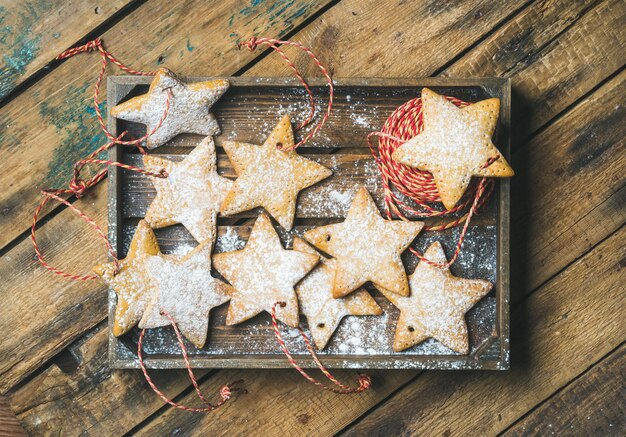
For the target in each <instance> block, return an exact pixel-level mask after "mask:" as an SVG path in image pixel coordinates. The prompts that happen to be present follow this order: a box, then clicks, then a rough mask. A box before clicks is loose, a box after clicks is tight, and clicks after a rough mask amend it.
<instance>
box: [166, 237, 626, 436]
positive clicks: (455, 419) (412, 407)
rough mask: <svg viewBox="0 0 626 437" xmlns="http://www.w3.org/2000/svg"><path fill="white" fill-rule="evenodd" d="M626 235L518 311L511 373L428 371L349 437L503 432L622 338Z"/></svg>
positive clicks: (580, 263) (582, 261)
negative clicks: (382, 434)
mask: <svg viewBox="0 0 626 437" xmlns="http://www.w3.org/2000/svg"><path fill="white" fill-rule="evenodd" d="M624 238H626V228H622V229H621V230H620V231H618V232H616V233H615V234H614V235H612V236H611V237H609V239H607V240H606V241H604V242H603V243H601V244H600V245H599V246H598V247H596V248H595V249H594V250H592V251H591V252H589V253H588V254H587V255H585V256H584V257H583V258H582V259H580V260H579V261H577V262H575V263H574V264H573V265H571V266H570V267H568V268H567V269H566V270H565V271H564V272H563V273H562V274H560V275H559V276H558V277H556V278H555V279H554V280H552V281H550V282H549V283H547V284H546V285H545V286H543V287H541V289H540V290H538V291H537V292H535V293H534V294H532V295H531V296H530V297H529V298H528V299H527V300H526V301H524V302H523V303H522V305H521V306H520V307H519V308H517V309H516V310H515V311H513V317H512V327H513V329H512V330H511V332H512V334H513V338H512V339H511V347H512V350H511V354H512V356H513V357H514V364H513V365H512V366H511V370H510V371H509V372H508V373H506V374H493V373H483V374H479V373H473V374H468V373H461V372H459V373H454V374H445V375H444V374H441V373H435V372H427V373H425V374H424V375H422V376H420V377H419V378H417V380H415V381H414V382H412V383H411V384H409V385H408V386H406V387H405V388H403V389H402V390H400V391H399V392H397V393H395V394H394V396H393V397H392V398H390V399H389V400H388V401H386V402H385V403H384V404H383V405H382V406H380V407H379V408H377V409H376V410H375V411H374V412H372V413H370V414H369V415H368V416H367V417H366V418H364V419H363V420H362V421H361V422H359V423H357V424H356V425H355V426H354V427H352V428H350V429H349V430H348V432H347V434H348V435H375V434H377V433H380V432H382V431H383V430H384V431H385V432H387V433H392V434H404V435H410V434H414V433H416V432H418V431H419V430H420V429H428V430H429V432H432V433H433V434H442V433H443V434H446V433H450V434H451V435H459V434H463V433H470V432H471V433H472V434H474V435H494V434H496V433H498V432H499V431H502V430H504V429H506V428H507V427H508V426H509V425H510V424H511V423H513V422H514V421H516V420H517V419H518V418H519V417H520V416H522V415H523V414H524V413H526V412H527V411H529V410H530V409H531V408H533V407H534V406H535V405H537V404H538V403H539V402H541V401H543V400H544V399H545V398H546V397H548V396H549V395H550V394H552V393H553V392H554V391H555V390H557V389H559V388H560V387H562V386H563V385H565V384H567V383H568V382H569V381H571V380H572V378H574V377H576V376H577V375H579V374H580V373H581V372H583V371H584V370H585V369H586V368H587V367H588V366H589V363H590V362H595V361H597V360H599V359H600V358H601V357H603V356H604V355H606V354H607V353H608V352H610V351H611V350H612V349H614V348H615V347H617V346H618V345H619V344H620V343H621V342H623V341H624V339H625V338H624V331H623V329H622V328H623V320H624V317H626V297H625V296H624V293H623V277H624V275H623V271H622V269H623V263H624V257H626V247H625V246H624ZM515 361H516V362H517V364H515ZM425 393H428V396H425V395H424V394H425ZM487 398H488V399H489V402H484V399H487ZM481 400H482V401H481ZM162 417H163V418H165V416H162ZM444 418H445V419H444Z"/></svg>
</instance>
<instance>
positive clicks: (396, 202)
mask: <svg viewBox="0 0 626 437" xmlns="http://www.w3.org/2000/svg"><path fill="white" fill-rule="evenodd" d="M445 98H446V99H448V100H449V101H450V102H452V103H454V104H455V105H456V106H458V107H460V108H463V107H465V106H468V105H470V103H467V102H464V101H462V100H460V99H457V98H455V97H447V96H445ZM423 125H424V122H423V114H422V99H421V98H420V97H418V98H415V99H412V100H409V101H408V102H406V103H404V104H403V105H401V106H399V107H398V108H397V109H396V110H395V111H394V112H393V113H392V114H391V115H390V116H389V118H388V119H387V121H386V122H385V124H384V126H383V128H382V129H381V130H380V131H379V132H371V133H370V134H369V135H368V136H367V144H368V146H369V148H370V151H371V153H372V156H373V157H374V160H375V161H376V164H377V166H378V169H379V171H380V174H381V181H382V186H383V191H384V196H385V212H386V215H387V218H388V219H392V218H393V216H394V215H395V216H396V217H398V218H400V219H402V220H408V219H407V217H406V216H407V214H410V215H412V216H417V217H420V218H429V217H445V216H448V215H451V214H455V213H458V212H462V211H465V210H468V208H469V210H468V211H467V212H466V213H465V214H463V215H461V216H460V217H458V218H455V219H454V220H452V221H450V222H448V223H444V224H441V225H436V226H425V227H424V230H431V231H442V230H445V229H450V228H453V227H457V226H460V225H461V224H463V229H462V230H461V234H460V235H459V238H458V240H457V244H456V247H455V251H454V254H453V255H452V257H451V258H450V260H449V261H447V262H446V263H444V264H439V263H435V262H432V261H430V260H428V259H426V258H424V256H423V255H422V254H421V253H419V252H418V251H417V250H415V249H414V248H410V249H409V250H410V251H411V253H413V254H414V255H415V256H417V257H418V258H419V259H420V260H421V261H424V262H426V263H428V264H431V265H433V266H436V267H439V268H442V269H443V268H448V267H450V266H451V265H452V264H453V263H454V262H455V261H456V260H457V258H458V256H459V254H460V252H461V248H462V246H463V241H464V239H465V236H466V234H467V230H468V227H469V223H470V220H471V218H472V217H473V216H474V214H476V213H477V212H478V211H479V209H480V208H481V207H482V206H483V205H484V204H485V202H486V201H487V200H488V198H489V196H490V195H491V193H492V192H493V187H494V182H493V180H491V179H488V178H484V177H483V178H481V179H480V180H479V181H478V182H477V183H476V181H473V183H472V184H471V185H470V187H469V188H468V190H467V191H466V193H465V195H464V196H463V197H462V198H461V200H460V201H459V203H457V205H455V206H454V207H453V208H452V209H450V210H446V209H441V208H439V207H434V206H433V205H432V204H433V203H441V197H439V191H438V189H437V186H436V184H435V181H434V178H433V175H432V174H431V173H430V172H427V171H424V170H420V169H417V168H412V167H409V166H407V165H404V164H401V163H399V162H398V161H396V160H395V159H393V157H392V154H393V152H394V151H395V150H396V149H397V148H398V147H399V146H400V145H402V144H404V143H405V142H406V141H408V140H410V139H411V138H413V137H415V136H417V135H418V134H419V133H421V132H422V130H423V127H424V126H423ZM374 136H376V137H378V148H375V147H374V145H373V144H372V137H374ZM498 158H499V156H494V157H491V158H490V159H489V160H488V161H487V162H486V163H485V164H483V168H484V167H487V166H489V165H491V164H492V163H493V162H495V161H496V160H497V159H498ZM394 189H395V190H396V191H397V193H396V192H394ZM398 193H399V194H398ZM401 196H403V197H404V198H408V199H409V200H410V201H412V202H413V203H415V204H417V206H418V207H419V209H417V208H415V207H412V206H410V205H408V204H407V202H406V201H405V200H403V199H402V198H401Z"/></svg>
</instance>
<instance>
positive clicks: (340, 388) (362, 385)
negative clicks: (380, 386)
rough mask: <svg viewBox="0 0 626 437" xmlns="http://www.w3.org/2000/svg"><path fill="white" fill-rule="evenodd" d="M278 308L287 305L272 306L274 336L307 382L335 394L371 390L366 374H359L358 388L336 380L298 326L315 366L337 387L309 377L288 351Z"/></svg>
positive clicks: (369, 380)
mask: <svg viewBox="0 0 626 437" xmlns="http://www.w3.org/2000/svg"><path fill="white" fill-rule="evenodd" d="M277 306H280V307H283V308H284V307H285V306H286V304H285V302H276V303H275V304H274V305H273V306H272V313H271V315H272V326H273V328H274V334H275V335H276V339H277V340H278V344H279V345H280V348H281V349H282V351H283V353H284V354H285V356H286V357H287V360H289V363H290V364H291V365H292V366H293V367H294V368H295V369H296V370H297V371H298V372H299V373H300V375H302V376H303V377H304V378H305V379H306V380H307V381H309V382H311V383H313V384H315V385H316V386H318V387H320V388H322V389H324V390H328V391H331V392H333V393H337V394H353V393H361V392H362V391H365V390H367V389H368V388H370V386H371V385H372V378H371V377H370V376H369V375H366V374H359V385H358V387H349V386H347V385H345V384H343V383H342V382H340V381H339V380H337V378H335V377H334V376H333V375H332V374H331V373H330V372H329V371H328V369H326V367H324V365H323V364H322V362H321V361H320V359H319V357H318V356H317V353H316V352H315V349H314V348H313V345H312V344H311V341H310V340H309V338H308V337H307V335H306V334H305V332H304V331H303V330H302V328H301V327H300V326H298V331H300V335H302V338H303V339H304V342H305V344H306V348H307V350H308V351H309V354H311V357H312V358H313V361H314V362H315V365H316V366H317V367H318V368H319V369H320V370H321V372H322V373H323V374H324V376H326V378H328V380H329V381H330V382H332V383H333V384H334V385H335V387H333V386H328V385H326V384H323V383H321V382H320V381H318V380H317V379H315V378H314V377H312V376H311V375H309V374H308V373H307V372H306V371H305V370H304V369H303V368H302V367H300V365H299V364H298V363H297V362H296V360H295V359H294V358H293V356H292V355H291V353H290V352H289V350H288V349H287V345H286V344H285V341H284V340H283V337H282V335H281V333H280V330H279V329H278V321H277V320H276V307H277Z"/></svg>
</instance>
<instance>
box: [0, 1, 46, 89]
mask: <svg viewBox="0 0 626 437" xmlns="http://www.w3.org/2000/svg"><path fill="white" fill-rule="evenodd" d="M51 7H52V5H51V4H50V2H47V1H44V0H41V1H37V2H32V1H31V2H24V3H22V4H20V5H19V6H18V7H17V8H15V9H7V8H6V7H4V6H0V53H2V56H1V58H0V59H1V61H2V62H1V63H0V99H2V98H4V97H5V96H6V95H7V94H9V93H10V92H11V91H12V90H13V88H15V84H16V82H17V79H18V77H19V76H20V75H22V74H24V72H25V71H26V68H27V67H28V65H30V63H31V62H32V61H33V60H34V59H35V58H36V57H37V55H38V54H39V51H40V45H39V44H40V42H41V35H35V34H33V26H34V24H35V23H37V22H38V21H39V20H40V19H41V17H42V15H43V14H44V13H46V12H48V11H49V10H50V8H51ZM11 17H14V18H15V24H9V23H10V22H11V21H10V18H11Z"/></svg>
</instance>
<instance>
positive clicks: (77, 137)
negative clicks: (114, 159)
mask: <svg viewBox="0 0 626 437" xmlns="http://www.w3.org/2000/svg"><path fill="white" fill-rule="evenodd" d="M92 86H93V84H91V83H85V84H84V85H82V86H75V85H70V86H69V87H68V88H67V90H63V93H64V97H63V98H62V99H61V101H59V102H57V103H54V104H51V103H49V102H47V101H45V100H44V101H43V102H42V103H41V104H40V105H39V114H40V115H41V117H42V119H43V120H44V121H45V122H47V123H50V124H52V125H53V126H54V127H55V130H56V132H57V135H58V136H59V139H60V141H59V146H58V147H57V148H56V149H55V150H54V152H53V154H52V158H51V159H50V162H49V163H48V172H47V174H46V175H45V177H44V180H43V182H42V186H43V187H45V188H61V187H64V186H66V185H67V183H68V182H69V180H70V178H71V177H72V169H73V166H74V163H75V162H76V161H78V160H79V159H81V158H84V157H85V156H87V155H88V154H89V153H91V152H93V151H94V150H96V149H97V148H98V147H100V146H101V145H102V144H104V143H105V142H106V141H107V138H106V136H105V135H104V133H103V132H102V130H101V129H100V125H99V124H98V120H97V119H96V114H95V109H94V107H93V101H92V100H91V98H90V94H91V87H92ZM105 105H106V102H102V103H101V105H100V110H101V111H103V112H104V111H105Z"/></svg>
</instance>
